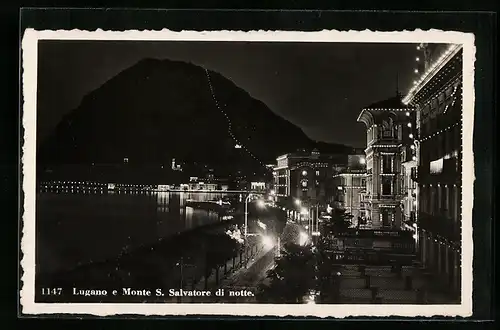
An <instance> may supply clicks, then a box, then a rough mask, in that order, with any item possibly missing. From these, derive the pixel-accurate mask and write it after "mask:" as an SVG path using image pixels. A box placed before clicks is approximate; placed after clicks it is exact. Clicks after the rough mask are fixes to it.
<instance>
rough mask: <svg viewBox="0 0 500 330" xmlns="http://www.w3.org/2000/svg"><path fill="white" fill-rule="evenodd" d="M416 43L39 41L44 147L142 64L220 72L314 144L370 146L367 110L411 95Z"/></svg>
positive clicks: (40, 128) (40, 121) (40, 133)
mask: <svg viewBox="0 0 500 330" xmlns="http://www.w3.org/2000/svg"><path fill="white" fill-rule="evenodd" d="M417 55H418V54H417V50H416V45H415V44H376V43H371V44H366V43H365V44H360V43H350V44H345V43H271V42H268V43H247V42H123V41H120V42H115V41H103V42H96V41H41V42H40V43H39V58H38V60H39V64H38V66H39V67H38V70H39V71H38V96H37V97H38V109H37V115H38V120H37V122H38V124H37V125H38V127H37V129H38V137H39V138H38V142H41V141H43V139H44V138H45V137H46V136H47V135H48V134H49V133H50V132H51V130H53V129H54V127H55V126H56V125H57V124H58V122H59V121H60V120H61V118H62V116H63V115H64V114H66V113H68V112H69V111H72V110H73V109H75V108H76V107H77V106H78V105H79V103H80V102H81V99H82V97H83V96H85V95H86V94H88V93H89V92H91V91H92V90H95V89H97V88H98V87H99V86H101V85H102V84H103V83H104V82H106V81H107V80H108V79H110V78H112V77H113V76H115V75H116V74H118V73H119V72H120V71H122V70H124V69H126V68H128V67H130V66H132V65H134V64H135V63H136V62H138V61H139V60H141V59H144V58H158V59H171V60H180V61H186V62H191V63H193V64H197V65H200V66H203V67H206V68H208V69H210V70H213V71H216V72H219V73H220V74H222V75H223V76H225V77H227V78H229V79H231V80H232V81H233V82H234V83H235V84H236V85H237V86H239V87H241V88H243V89H244V90H246V91H247V92H248V93H250V95H252V97H254V98H256V99H259V100H261V101H263V102H264V103H265V104H267V106H268V107H269V108H270V109H271V110H272V111H274V112H276V113H277V114H279V115H281V116H282V117H284V118H286V119H288V120H289V121H291V122H292V123H294V124H296V125H297V126H299V127H301V128H302V129H303V130H304V132H305V133H306V134H307V135H308V136H309V137H311V138H312V139H315V140H318V141H325V142H334V143H341V144H346V145H351V146H354V147H364V146H365V143H366V140H365V130H364V126H363V124H361V123H357V122H356V118H357V116H358V114H359V112H360V111H361V109H362V108H363V107H364V106H367V105H369V104H371V103H373V102H376V101H380V100H383V99H386V98H389V97H392V96H394V95H395V94H396V82H397V77H398V75H399V89H400V91H401V92H402V93H405V92H406V91H407V90H408V89H409V87H410V86H411V83H412V81H413V80H414V79H415V76H416V75H415V73H414V72H413V71H414V69H415V64H416V63H415V57H416V56H417Z"/></svg>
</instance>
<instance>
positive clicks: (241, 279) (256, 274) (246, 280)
mask: <svg viewBox="0 0 500 330" xmlns="http://www.w3.org/2000/svg"><path fill="white" fill-rule="evenodd" d="M275 256H276V250H275V249H270V250H268V251H267V252H266V253H265V254H264V255H262V256H261V257H260V258H259V259H258V260H255V261H254V263H253V264H252V265H251V266H250V267H249V268H248V269H246V271H242V272H241V273H240V274H238V275H237V276H235V277H233V278H231V280H230V281H227V282H226V283H224V284H223V286H221V287H222V288H223V289H224V290H225V291H227V292H226V299H225V300H227V301H228V302H233V301H234V302H238V303H251V302H255V296H241V295H240V296H233V297H231V296H229V295H228V294H227V293H228V292H229V291H233V292H240V291H241V290H243V291H250V292H252V293H253V294H255V293H256V292H257V286H258V285H259V283H261V282H262V281H263V280H264V279H265V278H266V274H267V271H268V270H270V269H271V268H272V267H273V266H274V258H275Z"/></svg>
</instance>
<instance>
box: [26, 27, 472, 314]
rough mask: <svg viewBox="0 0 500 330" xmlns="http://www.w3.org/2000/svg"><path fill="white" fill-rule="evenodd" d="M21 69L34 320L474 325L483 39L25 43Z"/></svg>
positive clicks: (438, 34)
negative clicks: (477, 81)
mask: <svg viewBox="0 0 500 330" xmlns="http://www.w3.org/2000/svg"><path fill="white" fill-rule="evenodd" d="M22 52H23V54H22V67H23V73H22V74H23V76H22V81H23V86H22V89H23V98H24V99H23V106H22V115H23V128H24V144H23V194H24V214H23V218H22V222H23V224H22V226H23V235H22V250H23V259H22V262H21V265H22V268H23V274H22V281H23V285H22V287H21V304H22V305H23V309H24V310H25V313H28V314H29V313H32V314H51V313H58V314H64V313H71V314H94V315H117V314H142V315H190V314H192V315H250V316H266V315H271V316H273V315H275V316H286V315H293V316H320V317H346V316H388V315H396V316H433V315H448V316H468V315H470V314H471V311H472V307H471V305H472V302H471V301H472V259H473V258H472V255H473V241H472V200H473V191H472V189H471V187H472V185H473V181H474V174H473V173H474V172H473V152H472V134H473V120H474V87H473V86H474V83H473V78H474V56H475V49H474V35H472V34H467V33H461V32H452V31H408V32H371V31H363V32H356V31H350V32H339V31H322V32H300V31H297V32H290V31H288V32H282V31H275V32H272V31H267V32H262V31H255V32H236V31H234V32H233V31H205V32H194V31H181V32H172V31H167V30H164V31H122V32H113V31H94V32H88V31H78V30H72V31H63V30H60V31H48V30H47V31H36V30H32V29H28V30H26V32H25V35H24V38H23V44H22ZM303 305H307V306H303Z"/></svg>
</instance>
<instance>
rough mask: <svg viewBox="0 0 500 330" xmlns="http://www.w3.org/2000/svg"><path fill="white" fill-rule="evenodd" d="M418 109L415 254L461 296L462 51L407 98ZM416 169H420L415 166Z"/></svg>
mask: <svg viewBox="0 0 500 330" xmlns="http://www.w3.org/2000/svg"><path fill="white" fill-rule="evenodd" d="M404 102H405V103H406V104H408V105H410V106H414V107H416V109H417V121H416V122H417V129H418V139H417V142H416V143H415V147H416V149H417V151H418V152H417V155H418V157H417V162H415V164H414V165H415V167H414V168H413V174H412V176H413V177H414V178H415V180H417V181H418V187H417V194H416V195H417V198H418V200H417V202H416V205H417V216H416V223H417V226H418V237H419V250H420V251H419V252H420V258H421V261H422V263H423V266H424V267H425V268H427V269H429V270H430V271H431V272H432V273H434V274H436V275H437V278H438V279H439V280H441V281H442V283H443V287H445V288H448V289H449V290H450V291H451V292H452V293H455V294H456V295H457V297H458V295H459V293H460V283H461V278H460V274H461V271H460V269H461V268H460V249H461V191H462V190H461V189H462V175H461V164H462V137H461V132H462V111H463V110H467V109H462V47H461V46H460V45H451V46H448V48H446V49H444V50H442V51H441V54H440V57H439V58H438V59H437V60H436V61H435V63H434V64H433V65H432V66H430V67H429V68H428V70H427V71H426V72H425V73H424V75H423V76H422V78H421V79H420V80H419V81H417V82H416V84H415V86H414V87H413V88H412V89H411V90H410V92H409V93H408V95H407V96H406V97H405V99H404ZM417 166H418V167H417Z"/></svg>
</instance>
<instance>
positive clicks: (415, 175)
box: [410, 167, 418, 182]
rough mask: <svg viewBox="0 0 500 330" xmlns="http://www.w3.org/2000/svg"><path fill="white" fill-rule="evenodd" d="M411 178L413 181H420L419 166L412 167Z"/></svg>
mask: <svg viewBox="0 0 500 330" xmlns="http://www.w3.org/2000/svg"><path fill="white" fill-rule="evenodd" d="M410 178H411V179H412V180H413V181H415V182H418V167H412V169H411V173H410Z"/></svg>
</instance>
